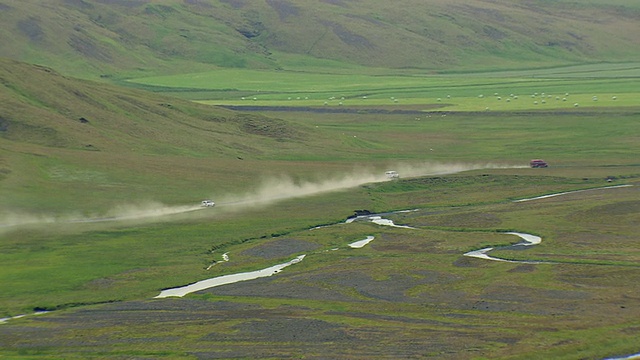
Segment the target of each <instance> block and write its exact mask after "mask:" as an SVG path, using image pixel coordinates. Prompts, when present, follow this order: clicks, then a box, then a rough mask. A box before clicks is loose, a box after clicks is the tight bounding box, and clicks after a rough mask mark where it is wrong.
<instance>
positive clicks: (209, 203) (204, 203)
mask: <svg viewBox="0 0 640 360" xmlns="http://www.w3.org/2000/svg"><path fill="white" fill-rule="evenodd" d="M202 206H205V207H213V206H216V203H214V202H213V201H211V200H202Z"/></svg>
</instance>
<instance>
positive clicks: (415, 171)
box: [216, 163, 513, 208]
mask: <svg viewBox="0 0 640 360" xmlns="http://www.w3.org/2000/svg"><path fill="white" fill-rule="evenodd" d="M499 168H502V169H506V168H513V166H507V165H497V164H463V163H460V164H442V163H422V164H396V165H395V166H390V167H388V168H386V169H383V170H380V169H377V170H376V169H370V168H357V169H354V170H353V171H352V172H351V173H348V174H341V175H337V176H334V177H332V178H325V179H320V180H317V181H295V180H293V179H292V178H291V177H288V176H280V177H272V178H268V179H265V180H263V181H262V183H261V184H260V185H259V186H257V187H256V189H254V190H253V191H250V192H248V193H246V194H244V195H231V196H221V197H218V201H219V202H218V201H216V202H217V203H218V204H219V205H220V206H224V207H230V206H235V207H242V208H245V207H251V206H265V205H270V204H273V203H275V202H278V201H282V200H287V199H293V198H300V197H305V196H312V195H318V194H322V193H326V192H332V191H341V190H347V189H351V188H355V187H358V186H361V185H364V184H367V183H375V182H383V181H391V180H393V179H389V178H387V176H386V175H385V170H394V171H396V172H398V174H399V175H400V178H406V177H419V176H434V175H446V174H454V173H459V172H463V171H469V170H476V169H499ZM216 206H218V205H216Z"/></svg>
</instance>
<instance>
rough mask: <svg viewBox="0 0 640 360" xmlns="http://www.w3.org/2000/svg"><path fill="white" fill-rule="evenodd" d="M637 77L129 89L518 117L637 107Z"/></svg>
mask: <svg viewBox="0 0 640 360" xmlns="http://www.w3.org/2000/svg"><path fill="white" fill-rule="evenodd" d="M638 76H640V72H639V65H638V64H637V63H624V64H608V63H601V64H592V65H580V66H567V67H562V68H549V69H539V70H522V71H502V72H482V73H465V74H446V75H445V74H441V75H430V74H424V73H420V72H415V71H414V72H409V71H405V72H404V73H401V72H399V71H389V70H378V71H377V72H375V71H372V70H371V69H366V70H365V69H353V70H352V72H351V73H349V74H346V73H341V72H334V73H307V72H301V71H260V70H251V71H247V70H217V71H212V72H206V73H195V74H187V75H171V76H159V77H149V78H141V79H131V80H129V83H132V84H136V85H138V86H143V87H146V88H147V89H150V90H153V91H163V92H169V93H171V94H172V95H176V96H180V97H185V98H190V99H193V100H199V101H201V102H202V103H205V104H211V105H235V106H290V107H300V106H313V107H327V108H332V107H356V108H358V107H360V108H366V107H371V106H389V107H391V108H393V106H395V107H396V108H399V105H403V106H406V105H415V106H416V109H419V110H425V111H426V110H429V109H436V110H439V111H486V110H498V111H518V110H549V109H553V110H555V109H575V108H578V107H588V108H594V107H598V108H601V107H604V108H611V107H620V106H637V101H636V98H637V96H638V93H637V87H636V86H635V82H636V79H637V77H638ZM174 89H175V90H174ZM420 106H423V108H420Z"/></svg>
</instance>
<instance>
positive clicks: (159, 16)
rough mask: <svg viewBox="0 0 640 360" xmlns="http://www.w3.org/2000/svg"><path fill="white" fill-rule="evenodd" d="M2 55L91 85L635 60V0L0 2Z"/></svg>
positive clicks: (30, 0)
mask: <svg viewBox="0 0 640 360" xmlns="http://www.w3.org/2000/svg"><path fill="white" fill-rule="evenodd" d="M0 8H1V9H2V11H1V12H0V20H1V21H0V24H1V25H0V30H2V31H1V33H2V34H3V35H2V41H1V42H0V53H2V54H3V55H4V56H8V57H11V58H14V59H18V60H22V61H26V62H31V63H39V64H44V65H48V66H52V67H54V68H56V69H59V70H60V71H62V72H63V73H72V74H76V75H79V76H82V77H97V76H98V75H102V76H106V77H112V76H113V77H122V76H126V75H127V74H128V75H133V76H141V75H148V74H150V73H151V74H159V73H165V74H166V73H181V72H192V71H194V70H195V71H197V70H205V69H211V68H216V67H231V68H270V69H275V68H285V69H306V70H308V69H309V68H310V67H314V66H316V67H317V66H320V67H340V68H349V67H350V66H353V65H361V66H374V67H384V68H419V69H429V70H445V69H446V70H451V69H471V68H473V69H481V68H483V69H499V68H501V69H503V68H528V67H540V66H549V65H559V64H567V63H583V62H601V61H629V60H634V59H637V57H638V50H637V49H638V48H640V46H638V45H639V43H638V41H639V40H638V38H637V37H636V36H635V35H634V34H636V33H637V32H638V30H639V28H638V26H639V25H638V21H637V19H638V17H639V16H640V9H639V8H638V6H637V4H635V2H633V1H617V2H615V3H612V2H610V1H589V2H586V1H580V2H575V1H554V2H549V1H526V2H524V1H516V2H513V1H506V0H500V1H492V2H488V1H482V0H474V1H462V0H456V1H449V0H448V1H444V0H431V1H427V2H425V1H422V0H402V1H396V2H393V3H389V2H388V1H379V0H366V1H320V2H318V1H312V0H304V1H295V2H294V1H287V0H267V1H244V0H225V1H219V0H215V1H214V0H210V1H209V0H191V1H178V0H158V1H146V0H119V1H108V2H106V1H96V0H73V1H70V0H67V1H64V0H52V1H47V2H42V1H36V0H29V1H20V2H15V1H8V0H3V1H0Z"/></svg>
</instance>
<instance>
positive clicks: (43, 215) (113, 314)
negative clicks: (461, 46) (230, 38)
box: [0, 64, 640, 359]
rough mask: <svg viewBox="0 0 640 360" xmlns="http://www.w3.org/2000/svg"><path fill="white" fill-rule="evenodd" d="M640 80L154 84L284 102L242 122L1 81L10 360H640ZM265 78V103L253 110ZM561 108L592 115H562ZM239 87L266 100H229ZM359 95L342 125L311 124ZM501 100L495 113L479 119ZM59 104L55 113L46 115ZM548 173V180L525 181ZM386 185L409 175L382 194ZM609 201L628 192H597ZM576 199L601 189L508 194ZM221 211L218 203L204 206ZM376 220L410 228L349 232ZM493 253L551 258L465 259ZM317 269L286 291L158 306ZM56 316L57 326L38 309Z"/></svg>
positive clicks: (314, 79) (15, 73)
mask: <svg viewBox="0 0 640 360" xmlns="http://www.w3.org/2000/svg"><path fill="white" fill-rule="evenodd" d="M636 66H637V64H624V65H619V66H618V67H617V68H616V70H615V71H616V72H620V74H619V75H616V76H614V75H613V74H611V73H607V71H606V68H605V65H604V64H600V65H585V66H584V67H569V68H564V69H557V68H554V69H542V70H531V71H522V72H517V73H516V74H513V73H510V72H504V73H502V72H494V73H474V74H472V76H471V75H470V74H453V73H452V74H441V75H434V76H431V75H430V76H421V75H417V74H415V73H413V74H407V72H405V73H404V74H396V75H388V76H384V77H382V76H379V75H380V74H379V73H375V71H370V72H368V73H362V74H361V75H354V76H353V77H351V81H350V80H349V78H348V77H347V76H344V75H339V74H335V75H331V76H327V75H326V74H325V75H323V76H308V77H307V76H303V75H302V74H291V73H286V76H285V77H279V76H282V75H283V74H281V73H276V72H254V71H248V72H235V71H222V72H221V73H219V75H220V76H221V78H219V79H218V78H216V77H215V76H216V74H215V73H205V74H202V78H198V77H195V76H184V77H182V78H181V77H161V78H150V79H141V80H136V81H137V82H139V83H140V84H142V83H144V84H146V85H153V86H154V87H155V89H156V90H163V91H164V90H167V89H168V90H171V89H174V88H176V89H183V90H184V89H187V90H188V91H182V92H177V93H181V94H185V97H187V98H189V97H190V96H191V95H193V94H191V95H189V94H190V93H191V89H196V88H198V91H204V92H205V94H218V95H219V94H226V95H229V98H225V97H224V96H218V95H216V96H218V97H217V98H213V97H212V98H211V99H213V100H211V101H212V103H218V104H238V105H244V104H246V103H250V105H252V106H253V105H268V106H272V105H273V107H272V108H269V109H262V110H261V111H260V112H252V111H250V110H247V109H245V111H244V113H236V112H231V111H227V110H224V109H220V108H216V107H211V106H206V105H203V104H192V103H189V102H186V101H183V100H179V99H172V98H164V97H163V98H154V95H150V94H144V95H143V94H142V93H138V92H136V91H134V90H131V89H126V90H125V89H117V88H116V89H117V90H115V89H111V88H109V87H107V86H102V85H91V84H87V83H84V82H83V83H76V82H72V81H71V80H70V79H66V78H64V77H60V76H56V75H52V74H50V73H49V72H47V71H44V70H43V71H44V73H46V74H47V75H44V74H39V75H38V77H37V78H33V81H30V82H28V83H29V84H26V83H20V79H22V78H25V77H27V76H29V74H31V73H34V72H33V71H26V70H25V71H24V72H20V71H19V70H16V69H15V68H11V69H12V70H11V71H7V72H6V74H5V78H6V79H8V80H7V83H10V84H12V86H11V87H10V88H11V91H13V93H14V94H15V93H18V94H20V97H19V99H21V100H20V101H18V100H16V98H15V97H4V98H3V101H4V103H5V104H7V105H6V107H5V109H6V112H5V113H4V114H5V115H3V117H2V119H0V120H1V121H0V128H2V127H5V128H6V129H5V130H3V132H2V134H1V135H2V137H0V146H1V148H0V149H1V150H2V152H1V153H0V155H1V157H0V181H2V187H1V188H0V197H1V198H2V203H1V204H0V214H1V216H0V219H2V220H1V221H0V224H2V225H3V226H2V227H1V228H0V240H1V241H0V261H1V263H2V267H0V284H1V285H0V317H5V316H7V317H9V316H16V315H21V314H27V315H30V316H26V317H24V318H20V319H12V320H9V321H8V322H7V323H4V324H0V348H1V349H2V350H0V356H3V357H5V358H21V359H22V358H92V357H93V358H105V357H115V358H118V357H121V358H128V357H142V358H144V357H150V358H158V357H163V358H176V359H183V358H185V359H187V358H295V357H308V358H322V357H326V356H327V354H328V353H331V354H332V356H333V357H336V358H353V359H369V358H375V357H401V358H419V357H434V358H441V359H460V358H465V359H484V358H509V359H536V358H539V359H548V358H557V359H575V358H590V359H591V358H593V359H602V358H605V357H610V356H617V355H620V356H621V355H628V354H632V353H637V352H638V349H640V343H639V342H638V340H637V339H638V338H639V336H638V335H639V330H638V329H640V323H639V322H638V320H637V319H638V318H639V317H638V315H640V314H639V313H638V308H637V301H638V297H637V293H638V290H640V289H638V286H639V285H638V284H640V267H639V266H638V258H639V257H640V253H639V252H638V245H639V244H638V238H637V233H638V231H639V230H640V229H639V224H640V223H639V222H638V221H637V219H638V214H639V213H640V208H639V206H640V201H638V199H639V198H640V197H639V196H638V194H639V189H640V187H639V186H640V163H639V162H638V144H639V139H638V134H639V130H640V129H639V127H638V124H639V122H638V121H639V120H640V116H639V115H638V112H637V104H634V103H633V100H632V99H633V97H634V96H635V95H636V91H637V90H635V89H634V88H633V86H632V85H631V84H632V80H634V79H633V77H634V76H635V75H634V74H635V71H636V70H635V67H636ZM611 71H614V70H611ZM585 73H588V74H589V75H588V76H587V75H583V76H582V75H581V76H578V74H585ZM600 73H604V75H603V76H597V75H598V74H600ZM9 74H11V75H9ZM400 75H402V76H400ZM50 76H53V79H55V82H53V81H52V80H51V78H50ZM234 77H235V78H236V81H235V82H234V80H233V79H234ZM278 79H280V80H278ZM301 79H305V81H306V82H304V81H301ZM252 81H253V82H252ZM45 83H46V84H48V86H46V87H45V86H36V85H35V84H45ZM211 84H215V85H211ZM234 84H235V88H234V90H225V89H230V87H231V86H232V85H234ZM263 86H266V87H269V88H270V89H271V91H270V93H269V94H262V93H261V94H260V97H261V98H259V99H257V100H252V98H253V96H257V95H255V94H258V93H257V90H259V88H260V87H263ZM158 87H162V89H160V88H158ZM565 87H566V88H569V87H570V88H571V89H570V90H569V89H567V90H565ZM43 89H49V90H48V91H46V92H44V90H43ZM51 89H56V91H55V93H56V94H57V96H53V95H52V91H50V90H51ZM311 89H315V90H314V91H315V92H311V91H310V90H311ZM335 89H338V90H340V91H337V90H335ZM455 89H458V91H457V92H454V91H453V90H455ZM463 89H464V90H463ZM514 89H516V90H514ZM73 90H75V91H73ZM374 90H375V91H374ZM614 90H615V91H614ZM169 92H170V91H169ZM511 92H513V93H514V95H515V94H516V93H518V94H519V95H518V99H515V98H513V97H511V96H510V95H511ZM536 92H537V93H538V94H536V95H535V96H536V97H535V99H538V100H539V101H541V100H542V99H543V97H542V93H543V92H544V93H545V96H546V95H548V94H552V97H551V98H548V97H547V98H546V100H547V103H546V105H547V106H548V109H547V111H533V110H532V109H538V108H536V107H534V106H535V105H533V104H529V105H527V104H524V105H520V104H521V103H520V102H521V101H522V102H524V101H527V102H529V103H530V102H532V101H535V99H534V98H532V97H531V95H533V94H535V93H536ZM563 92H565V93H566V92H569V95H568V98H569V99H570V100H569V99H568V101H567V102H576V100H575V99H579V101H580V105H579V107H578V108H577V109H576V108H575V107H573V104H571V106H570V107H569V108H570V109H569V108H566V109H565V108H564V105H561V104H560V103H564V102H563V101H562V100H561V99H560V100H555V95H556V94H562V95H563V96H567V95H564V94H565V93H563ZM170 93H171V92H170ZM241 93H242V94H244V95H242V96H245V97H246V98H248V99H246V100H244V101H243V100H239V98H233V99H232V96H231V95H233V96H234V97H235V96H236V95H239V94H241ZM495 93H498V95H495ZM2 94H5V93H2ZM306 94H308V95H309V97H311V96H312V95H318V96H320V95H322V97H323V98H326V100H315V99H311V98H310V99H308V100H307V99H304V97H305V96H306ZM342 94H344V95H345V99H344V100H343V101H344V103H343V105H342V108H343V109H345V110H344V111H338V112H331V113H326V112H322V111H318V109H315V107H319V108H321V109H322V108H324V107H325V105H316V103H315V102H316V101H331V105H326V106H333V105H334V103H335V102H339V101H342V99H341V97H342ZM363 94H368V95H367V99H363V98H362V96H364V95H363ZM394 94H396V95H394ZM397 94H403V95H397ZM448 94H450V95H451V99H449V98H448V97H447V95H448ZM479 94H483V95H484V97H482V98H480V97H479V96H478V95H479ZM285 95H286V96H287V98H286V99H285V98H283V96H285ZM298 95H299V96H300V97H301V99H300V100H298V99H297V97H298ZM329 95H331V96H335V97H336V99H334V100H329V97H330V96H329ZM594 95H596V96H598V100H597V101H593V99H592V97H593V96H594ZM614 95H615V96H616V97H617V98H616V100H613V98H612V96H614ZM263 96H264V98H262V97H263ZM289 96H291V97H292V99H291V100H289V99H288V97H289ZM392 96H393V97H394V98H395V99H397V100H398V101H397V102H394V101H393V99H391V97H392ZM338 97H339V98H338ZM437 97H440V98H441V100H442V101H437ZM497 97H501V99H500V100H498V99H497ZM203 98H206V96H205V97H203ZM508 98H511V101H510V102H509V103H507V102H506V99H508ZM407 99H410V100H407ZM434 99H435V100H434ZM458 99H460V100H458ZM351 102H353V103H351ZM356 102H357V103H358V104H357V106H356V105H354V103H356ZM488 102H491V103H495V104H496V105H491V111H489V112H486V111H484V110H482V111H477V110H476V109H475V108H476V107H478V108H482V107H483V106H484V107H486V106H487V105H486V104H487V103H488ZM583 102H586V103H589V104H588V105H583ZM447 103H449V105H447ZM289 104H293V105H289ZM282 106H285V107H287V108H282ZM335 106H336V107H338V106H340V105H335ZM509 106H514V108H510V107H509ZM538 106H539V107H542V106H543V104H542V103H541V102H540V103H539V104H538ZM289 107H290V108H289ZM51 108H55V109H60V110H59V111H57V112H56V113H55V114H52V115H50V116H44V115H42V114H44V112H43V111H44V110H42V109H51ZM349 109H354V110H355V111H351V110H349ZM424 109H428V110H430V111H423V110H424ZM483 109H484V108H483ZM347 110H349V111H347ZM394 110H402V111H398V112H394ZM433 110H470V111H451V112H437V111H433ZM80 116H83V117H86V119H88V123H81V122H79V121H78V118H79V117H80ZM83 126H84V127H83ZM47 134H49V135H51V134H55V136H49V135H47ZM51 138H55V139H56V141H55V142H53V143H51V142H50V141H51ZM45 140H47V141H45ZM86 144H91V145H92V147H90V148H87V146H86ZM532 158H543V159H545V160H547V161H548V162H549V164H550V167H549V168H546V169H530V168H528V166H527V165H528V161H529V160H530V159H532ZM390 169H393V170H397V171H398V172H399V173H400V175H401V178H400V179H399V180H397V181H385V179H384V177H383V174H384V171H385V170H390ZM607 179H611V182H608V181H607ZM611 185H632V186H629V187H623V188H615V189H601V188H604V187H607V186H611ZM575 190H589V191H583V192H575V193H568V194H565V195H562V196H557V197H552V198H548V199H540V200H533V201H528V202H514V200H517V199H523V198H529V197H535V196H540V195H545V194H553V193H559V192H568V191H575ZM204 198H211V199H213V200H214V201H216V202H217V206H216V207H214V208H213V209H201V208H199V207H198V204H199V201H200V200H201V199H204ZM364 210H367V211H369V212H372V213H386V214H385V215H383V216H384V217H385V218H388V219H391V220H393V221H394V222H395V223H396V224H400V225H406V226H410V227H412V228H411V229H408V228H393V227H384V226H380V225H376V224H373V223H371V222H368V221H366V220H364V219H361V220H358V221H355V222H353V223H349V224H347V223H345V220H346V219H347V218H348V217H350V216H353V215H354V213H356V212H359V213H362V212H363V211H364ZM400 210H408V211H407V212H398V211H400ZM11 223H14V224H15V225H14V226H8V225H9V224H11ZM508 231H518V232H524V233H530V234H535V235H538V236H540V237H541V238H542V239H543V240H542V243H541V244H539V245H536V246H531V247H526V248H524V249H523V248H518V249H516V248H511V247H506V246H507V245H509V244H512V243H516V242H518V241H519V240H518V238H517V237H514V236H513V235H505V234H502V232H508ZM367 236H374V237H375V239H374V240H373V242H371V243H370V244H369V245H367V246H365V247H364V248H362V249H351V248H349V247H348V244H349V243H351V242H354V241H357V240H361V239H364V238H366V237H367ZM503 246H505V247H504V248H503ZM485 247H497V248H498V249H496V250H495V251H494V252H492V253H491V255H492V256H496V257H499V258H503V259H509V260H513V261H544V262H548V263H545V264H537V265H535V264H529V263H518V262H513V263H507V262H494V261H489V260H484V259H475V258H470V257H465V256H463V254H464V253H466V252H468V251H471V250H476V249H481V248H485ZM225 253H226V254H227V255H228V256H229V261H224V260H223V259H224V258H223V254H225ZM302 254H305V255H307V256H306V257H305V259H304V260H303V261H302V262H300V263H298V264H295V265H292V266H291V267H288V268H286V269H285V270H284V271H282V272H281V273H279V274H278V275H276V276H273V277H269V278H264V279H260V280H255V281H249V282H243V283H238V284H234V285H227V286H224V287H219V288H213V289H210V290H206V291H203V292H199V293H196V294H191V295H188V296H186V297H185V298H182V299H156V300H154V299H153V297H154V296H156V295H157V294H158V293H159V292H160V290H162V289H165V288H170V287H175V286H181V285H185V284H189V283H193V282H195V281H198V280H202V279H206V278H210V277H214V276H219V275H226V274H233V273H237V272H243V271H253V270H258V269H262V268H266V267H269V266H272V265H274V264H278V263H282V262H285V261H289V260H291V259H292V258H294V257H295V256H298V255H302ZM40 310H47V311H51V312H50V313H48V314H43V315H38V316H34V315H31V314H33V313H34V312H35V311H40Z"/></svg>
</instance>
